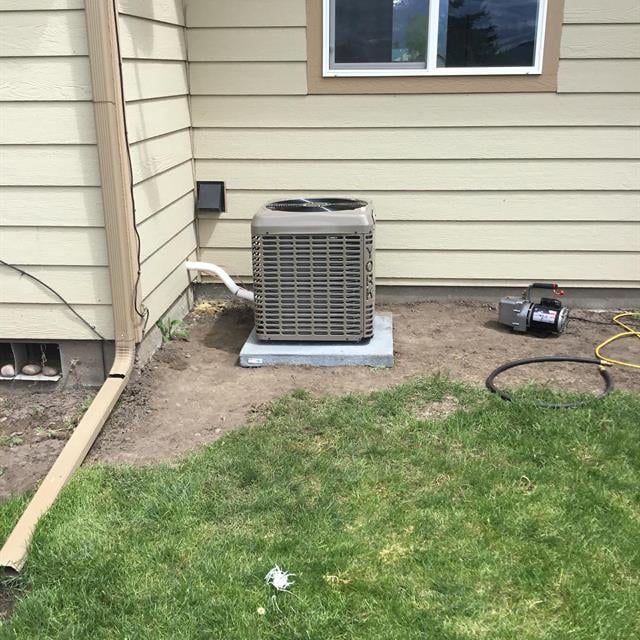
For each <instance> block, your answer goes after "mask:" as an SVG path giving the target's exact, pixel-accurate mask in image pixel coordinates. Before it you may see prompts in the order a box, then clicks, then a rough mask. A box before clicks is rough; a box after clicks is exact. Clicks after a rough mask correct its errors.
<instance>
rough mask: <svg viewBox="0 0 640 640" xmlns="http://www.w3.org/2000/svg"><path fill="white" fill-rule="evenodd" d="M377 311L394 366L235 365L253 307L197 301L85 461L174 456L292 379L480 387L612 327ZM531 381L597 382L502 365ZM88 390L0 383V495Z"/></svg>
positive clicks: (60, 440) (27, 472) (450, 307)
mask: <svg viewBox="0 0 640 640" xmlns="http://www.w3.org/2000/svg"><path fill="white" fill-rule="evenodd" d="M382 309H383V310H386V311H391V312H392V313H393V320H394V338H395V349H396V353H395V355H396V366H395V367H394V368H393V369H390V370H385V369H373V368H352V367H345V368H316V369H313V368H309V367H276V368H264V369H242V368H240V367H239V366H238V365H237V360H238V353H239V351H240V348H241V347H242V345H243V343H244V341H245V339H246V337H247V336H248V334H249V332H250V331H251V328H252V323H253V318H252V312H251V309H250V308H249V307H245V306H237V305H236V306H231V307H223V306H222V305H220V303H212V304H209V305H207V304H204V305H202V304H201V305H199V307H198V309H197V312H196V313H193V314H191V316H190V317H189V318H188V319H187V325H188V328H189V340H188V341H176V342H171V343H169V344H167V345H166V346H164V347H163V348H162V349H161V350H160V351H159V352H158V353H157V354H156V356H155V358H154V359H153V360H152V361H151V363H150V364H149V365H148V366H147V367H145V369H144V370H142V371H141V372H139V373H138V375H137V376H136V377H135V379H134V380H133V381H132V382H131V383H130V384H129V386H128V388H127V390H126V391H125V393H124V395H123V397H122V399H121V401H120V402H119V404H118V406H117V408H116V410H115V411H114V413H113V415H112V417H111V419H110V420H109V421H108V423H107V424H106V426H105V428H104V430H103V432H102V434H101V436H100V437H99V439H98V441H97V442H96V444H95V446H94V447H93V450H92V451H91V453H90V455H89V462H97V461H100V462H118V463H131V464H145V463H150V462H156V461H160V460H169V459H172V458H175V457H177V456H181V455H183V454H185V453H186V452H188V451H191V450H193V449H195V448H197V447H198V446H200V445H202V444H204V443H207V442H211V441H213V440H216V439H217V438H219V437H220V436H221V435H223V434H224V433H225V432H227V431H229V430H230V429H234V428H236V427H238V426H240V425H243V424H247V423H248V422H250V421H251V420H252V419H253V418H254V417H255V416H256V415H257V414H259V413H260V411H261V408H262V407H263V406H264V405H265V403H268V402H269V401H271V400H273V399H274V398H276V397H278V396H281V395H283V394H285V393H290V392H291V391H293V390H294V389H298V388H303V389H306V390H308V391H309V392H311V393H313V394H314V395H322V394H340V393H350V392H365V393H366V392H370V391H373V390H376V389H381V388H384V387H387V386H390V385H393V384H397V383H400V382H402V381H404V380H407V379H409V378H412V377H415V376H418V375H431V374H434V373H437V372H441V373H444V374H447V375H450V376H451V377H453V378H457V379H461V380H465V381H467V382H469V383H472V384H476V385H478V386H480V385H482V384H483V383H484V380H485V378H486V376H487V375H488V373H489V372H490V371H491V370H492V369H493V368H495V367H496V366H498V365H499V364H502V363H504V362H506V361H507V360H514V359H516V358H524V357H529V356H536V355H560V354H571V355H581V356H592V355H593V348H594V346H595V345H596V344H598V343H599V342H601V341H602V340H604V339H605V338H607V337H609V336H610V335H613V334H614V333H616V332H617V328H615V327H614V326H613V325H611V324H609V320H610V318H611V315H612V314H610V313H606V314H597V313H593V312H586V311H576V312H575V314H574V315H575V316H580V317H582V318H586V319H588V320H591V321H592V322H579V321H577V320H575V319H574V320H572V321H571V322H570V324H569V328H568V329H567V331H566V333H565V334H563V335H562V336H560V337H547V338H541V337H536V336H533V335H520V334H514V333H512V332H511V331H509V330H508V329H506V328H504V327H502V326H500V325H499V324H498V323H497V322H496V321H495V318H496V311H495V309H494V308H492V307H490V306H489V305H483V304H478V303H460V302H456V303H453V302H451V303H441V302H438V303H435V302H434V303H421V304H410V305H393V306H387V307H383V308H382ZM595 323H597V324H595ZM601 323H602V324H601ZM607 353H609V354H610V355H611V356H612V357H616V356H618V357H621V358H622V359H624V360H629V361H634V362H638V361H640V340H635V339H627V340H624V341H620V342H618V343H616V344H614V345H612V346H611V348H610V350H609V351H608V352H607ZM612 375H613V377H614V380H615V384H616V387H617V388H619V389H627V390H635V391H640V373H638V372H635V371H632V370H630V369H623V368H619V367H616V368H615V369H614V370H613V371H612ZM534 380H535V381H537V382H545V383H549V384H552V385H557V386H558V387H560V388H567V389H574V390H578V389H580V390H584V391H596V390H597V389H599V388H600V384H601V382H600V376H599V375H598V373H597V370H596V368H595V367H586V366H581V365H566V366H564V365H563V366H553V367H551V366H548V365H545V366H534V367H529V368H527V369H522V370H517V371H513V372H508V373H507V374H505V376H504V380H503V381H501V383H502V384H507V385H509V384H516V383H525V382H529V381H534ZM86 397H87V391H86V390H84V389H80V390H78V389H64V388H57V389H50V388H47V389H43V388H42V387H41V386H36V385H33V384H27V385H24V384H23V386H19V385H16V384H7V383H3V384H0V436H2V435H4V436H10V435H11V434H12V433H21V435H20V436H18V437H19V438H21V439H22V441H21V442H19V443H15V442H14V443H13V444H12V445H11V446H9V445H0V499H3V498H6V497H7V496H9V495H10V494H13V493H17V492H20V491H23V490H25V489H28V488H29V487H31V486H33V485H34V484H35V483H36V482H37V481H38V480H39V479H41V478H42V477H43V476H44V474H45V473H46V471H47V470H48V468H49V467H50V466H51V464H52V462H53V460H54V459H55V457H56V455H57V454H58V452H59V451H60V449H61V448H62V445H63V444H64V440H65V439H66V437H67V436H68V433H69V432H70V431H69V430H68V429H67V430H66V431H65V429H64V425H65V423H66V422H65V421H68V420H69V419H70V416H74V415H76V414H77V411H78V407H80V406H81V405H82V403H83V401H85V399H86ZM453 410H455V406H452V405H451V403H450V402H447V401H443V402H441V403H433V404H431V405H428V406H425V407H422V408H416V411H421V412H423V414H421V415H424V418H425V419H435V418H438V417H443V416H446V415H447V414H448V413H450V412H451V411H453ZM48 430H53V431H54V433H55V434H57V435H54V436H51V435H49V431H48Z"/></svg>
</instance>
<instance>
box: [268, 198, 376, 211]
mask: <svg viewBox="0 0 640 640" xmlns="http://www.w3.org/2000/svg"><path fill="white" fill-rule="evenodd" d="M366 206H367V203H366V202H365V201H364V200H353V199H351V198H296V199H294V200H278V201H277V202H270V203H269V204H268V205H267V209H271V211H293V212H296V213H303V212H304V213H319V212H321V211H326V212H328V213H332V212H336V211H353V210H354V209H361V208H362V207H366Z"/></svg>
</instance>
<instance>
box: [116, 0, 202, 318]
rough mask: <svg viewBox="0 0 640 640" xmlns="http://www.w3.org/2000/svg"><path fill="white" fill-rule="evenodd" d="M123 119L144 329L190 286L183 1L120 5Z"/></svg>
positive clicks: (139, 0)
mask: <svg viewBox="0 0 640 640" xmlns="http://www.w3.org/2000/svg"><path fill="white" fill-rule="evenodd" d="M119 12H120V13H119V37H120V45H121V53H122V58H123V84H124V96H125V101H126V119H127V132H128V138H129V146H130V152H131V162H132V168H133V182H134V189H133V190H134V204H135V211H136V214H135V215H136V224H137V228H138V232H139V234H140V258H141V277H140V293H141V296H142V301H143V304H144V306H145V307H146V308H147V309H148V311H149V320H148V322H147V330H148V329H150V328H151V327H152V326H153V323H155V322H156V320H158V318H160V317H161V316H162V315H163V314H164V312H165V311H166V310H167V309H168V308H169V307H170V306H171V305H172V304H173V302H175V301H176V299H177V298H178V297H179V296H180V295H181V294H182V293H183V292H184V291H185V289H187V287H188V286H189V277H188V274H187V272H186V270H185V269H184V261H185V260H186V259H188V258H190V257H193V256H195V252H196V233H195V223H194V215H193V213H194V177H193V160H192V145H191V130H190V127H191V120H190V112H189V84H188V78H187V49H186V34H185V28H184V8H183V4H182V0H153V1H151V0H119Z"/></svg>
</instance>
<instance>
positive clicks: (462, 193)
mask: <svg viewBox="0 0 640 640" xmlns="http://www.w3.org/2000/svg"><path fill="white" fill-rule="evenodd" d="M187 37H188V49H189V60H190V65H189V72H190V85H191V93H192V103H191V105H192V111H191V115H192V124H193V144H194V157H195V167H196V177H197V179H198V180H223V181H225V183H226V186H227V211H226V212H224V213H222V214H219V215H208V216H202V217H201V219H200V222H199V244H200V247H201V257H202V259H204V260H210V261H212V262H216V263H219V264H221V265H223V266H225V267H226V268H227V269H228V270H229V271H230V272H231V273H233V274H235V275H238V276H242V277H245V278H248V277H250V274H251V261H250V252H249V244H250V229H249V224H250V219H251V217H252V215H253V214H254V212H255V211H256V210H257V208H258V207H259V206H260V204H262V203H263V202H264V201H266V200H269V199H272V198H278V197H287V196H289V195H294V194H297V193H304V194H307V195H320V194H323V195H326V194H331V193H336V194H337V193H340V194H344V193H347V194H353V195H356V196H358V197H365V198H370V199H372V200H373V201H374V204H375V210H376V215H377V219H378V223H379V224H378V236H377V246H378V262H377V275H378V281H379V283H381V284H398V285H446V286H495V285H499V286H502V285H505V286H508V285H521V284H525V283H527V282H529V281H531V280H536V279H537V280H540V279H554V280H560V281H562V283H563V284H565V285H567V286H574V287H603V288H604V287H607V288H608V287H619V288H635V287H638V286H639V285H640V281H639V277H640V198H639V195H638V190H639V189H640V164H639V162H638V158H639V157H640V128H639V126H638V125H639V124H640V96H639V95H638V93H639V92H640V5H639V4H638V3H637V2H635V1H634V0H615V1H613V2H608V3H602V2H600V1H599V0H566V2H565V18H564V27H563V34H562V44H561V60H560V67H559V77H558V91H557V93H536V94H527V93H504V94H500V93H498V94H474V95H464V94H440V95H435V94H431V95H428V94H425V95H402V96H394V95H307V79H306V78H307V69H306V58H307V52H306V15H305V0H274V1H273V2H269V3H265V2H261V1H260V0H234V2H223V1H222V0H214V1H211V0H189V2H188V5H187Z"/></svg>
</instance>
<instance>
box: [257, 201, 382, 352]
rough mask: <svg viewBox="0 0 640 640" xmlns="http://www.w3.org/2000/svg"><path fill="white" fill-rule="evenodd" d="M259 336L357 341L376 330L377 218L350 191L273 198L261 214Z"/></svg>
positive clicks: (259, 229)
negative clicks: (335, 195) (326, 195)
mask: <svg viewBox="0 0 640 640" xmlns="http://www.w3.org/2000/svg"><path fill="white" fill-rule="evenodd" d="M251 230H252V259H253V282H254V286H253V288H254V294H255V316H256V333H257V337H258V339H259V340H267V341H268V340H297V341H301V340H304V341H325V342H356V341H361V340H366V339H368V338H370V337H371V336H372V335H373V315H374V305H375V275H374V268H375V258H374V256H375V254H374V235H375V218H374V215H373V210H372V207H371V205H370V204H369V203H367V202H364V201H362V200H353V199H347V198H298V199H295V200H282V201H278V202H271V203H269V204H267V205H265V206H264V207H263V208H262V209H261V210H260V211H259V212H258V213H257V214H256V215H255V216H254V218H253V222H252V225H251Z"/></svg>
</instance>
